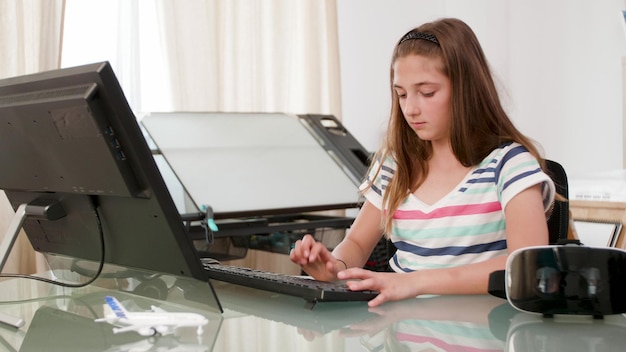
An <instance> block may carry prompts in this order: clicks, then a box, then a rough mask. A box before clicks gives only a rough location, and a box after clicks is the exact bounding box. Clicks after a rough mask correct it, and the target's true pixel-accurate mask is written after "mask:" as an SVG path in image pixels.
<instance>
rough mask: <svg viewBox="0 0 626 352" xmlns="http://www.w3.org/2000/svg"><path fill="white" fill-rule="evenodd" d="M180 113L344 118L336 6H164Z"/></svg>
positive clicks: (226, 1) (194, 2)
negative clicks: (230, 112) (235, 112)
mask: <svg viewBox="0 0 626 352" xmlns="http://www.w3.org/2000/svg"><path fill="white" fill-rule="evenodd" d="M158 3H159V5H160V6H159V11H158V13H159V15H160V17H161V21H162V23H163V26H162V27H161V28H162V29H163V31H164V32H163V37H164V39H165V47H166V48H167V50H166V53H167V65H168V67H169V72H170V78H171V85H170V88H171V89H172V91H171V95H172V104H173V109H175V110H186V111H238V112H241V111H254V112H292V113H331V114H335V115H336V116H338V114H339V112H340V110H341V106H340V93H339V90H340V89H339V88H340V86H339V55H338V42H337V34H336V32H337V21H336V4H335V1H334V0H323V1H319V0H297V1H294V0H272V1H263V0H214V1H205V0H190V1H176V2H174V1H171V0H159V1H158Z"/></svg>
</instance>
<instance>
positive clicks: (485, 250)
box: [361, 143, 555, 272]
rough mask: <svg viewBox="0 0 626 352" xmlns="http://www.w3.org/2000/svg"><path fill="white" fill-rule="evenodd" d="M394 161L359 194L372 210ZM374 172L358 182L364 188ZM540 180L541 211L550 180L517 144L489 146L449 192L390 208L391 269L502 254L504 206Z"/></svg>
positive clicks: (548, 194) (551, 192)
mask: <svg viewBox="0 0 626 352" xmlns="http://www.w3.org/2000/svg"><path fill="white" fill-rule="evenodd" d="M395 169H396V164H395V162H394V161H393V160H392V159H391V158H387V159H386V160H385V161H384V162H383V167H382V170H381V172H380V173H379V174H378V176H377V178H376V180H374V183H373V185H372V187H371V188H370V189H369V190H367V191H366V192H365V198H366V199H367V200H368V201H369V202H370V203H372V204H373V205H374V206H376V207H377V208H378V209H382V208H383V204H382V199H383V198H382V195H383V192H384V191H385V188H386V186H387V184H388V183H389V180H390V179H391V178H392V177H393V174H394V172H395ZM373 170H374V171H372V172H371V173H370V175H369V176H368V180H367V181H366V182H365V183H363V185H362V186H361V189H364V188H365V187H366V185H367V184H368V183H369V180H370V179H371V178H372V177H374V175H375V170H376V167H374V168H373ZM539 183H541V185H542V192H543V202H544V208H545V210H546V211H547V210H548V209H549V207H550V206H551V204H552V201H553V200H554V196H555V189H554V183H553V182H552V180H551V179H550V177H549V176H548V175H546V174H545V173H544V172H543V171H542V170H541V168H540V166H539V163H538V162H537V160H536V159H535V158H534V157H533V155H532V154H530V153H529V152H528V150H527V149H526V148H525V147H523V146H522V145H520V144H518V143H506V144H503V145H501V146H500V147H498V148H497V149H495V150H494V151H493V152H491V154H489V155H488V156H487V157H486V158H485V159H484V160H483V161H482V162H481V163H480V164H479V165H477V166H476V167H474V168H473V169H472V170H471V171H470V172H469V173H468V174H467V176H466V177H465V178H464V179H463V180H462V181H461V183H460V184H459V185H458V186H457V187H455V189H453V190H452V191H451V192H450V193H449V194H447V195H446V196H444V197H443V198H442V199H440V200H439V201H437V202H436V203H434V204H432V205H428V204H426V203H424V202H422V201H421V200H419V199H418V198H417V197H415V196H414V195H413V194H409V196H408V197H407V198H406V199H405V200H404V202H403V203H402V204H401V205H400V207H399V208H398V209H397V210H396V211H395V213H394V215H393V220H392V233H391V236H390V239H391V241H392V242H393V243H394V244H395V246H396V247H397V248H398V250H397V251H396V254H395V255H394V256H393V258H392V259H391V260H390V263H389V264H390V266H391V268H392V269H393V270H395V271H398V272H400V271H404V272H409V271H414V270H420V269H436V268H446V267H453V266H460V265H465V264H470V263H476V262H480V261H484V260H487V259H491V258H493V257H496V256H500V255H503V254H506V229H505V225H506V224H505V219H504V208H505V207H506V205H507V203H508V202H509V200H511V199H512V198H513V197H514V196H515V195H517V194H518V193H520V192H521V191H523V190H525V189H527V188H528V187H531V186H533V185H536V184H539Z"/></svg>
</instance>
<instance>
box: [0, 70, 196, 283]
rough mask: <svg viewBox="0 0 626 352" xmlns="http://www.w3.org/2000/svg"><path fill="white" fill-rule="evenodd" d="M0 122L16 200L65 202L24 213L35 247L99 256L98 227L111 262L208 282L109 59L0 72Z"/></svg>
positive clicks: (10, 191)
mask: <svg viewBox="0 0 626 352" xmlns="http://www.w3.org/2000/svg"><path fill="white" fill-rule="evenodd" d="M0 124H1V125H2V128H0V165H2V167H3V172H0V189H2V190H4V191H5V193H6V195H7V197H8V199H9V201H10V202H11V205H12V206H13V208H14V209H16V210H17V209H18V208H19V207H20V206H21V205H24V204H44V205H49V206H50V207H55V209H56V208H59V209H61V213H62V215H60V216H57V217H55V218H57V219H45V217H44V218H43V219H42V217H27V218H26V220H25V222H24V224H23V227H24V230H25V232H26V234H27V236H28V239H29V240H30V243H31V244H32V246H33V248H34V249H35V250H37V251H40V252H43V253H46V254H53V255H61V256H67V257H71V258H80V259H87V260H92V261H96V262H99V261H100V259H101V255H102V254H101V251H100V248H101V245H100V236H101V233H103V234H104V245H105V249H106V251H105V262H107V263H111V264H116V265H120V266H124V267H130V268H137V269H145V270H150V271H155V272H162V273H168V274H172V275H177V276H184V277H193V278H196V279H199V280H203V281H206V276H205V275H204V272H203V270H202V268H201V265H200V261H199V259H198V255H197V253H196V252H195V250H194V248H193V246H192V243H191V241H190V239H189V238H188V236H187V234H186V231H185V227H184V223H183V221H182V220H181V215H180V214H179V212H178V211H177V209H176V206H175V205H174V202H173V200H172V198H171V196H170V193H169V191H168V189H167V187H166V185H165V182H164V181H163V179H162V177H161V174H160V172H159V170H158V168H157V166H156V163H155V160H154V158H153V157H152V154H151V151H150V148H149V147H148V144H147V143H146V140H145V138H144V137H143V134H142V132H141V129H140V127H139V124H138V122H137V120H136V118H135V115H134V114H133V112H132V111H131V109H130V107H129V105H128V103H127V101H126V98H125V96H124V93H123V91H122V89H121V87H120V85H119V82H118V81H117V78H116V76H115V74H114V72H113V69H112V68H111V66H110V64H109V63H108V62H101V63H95V64H89V65H84V66H79V67H72V68H65V69H58V70H53V71H48V72H41V73H36V74H31V75H26V76H21V77H14V78H8V79H3V80H0ZM95 214H97V215H95ZM99 223H100V224H101V226H100V225H99ZM100 227H101V229H102V231H100Z"/></svg>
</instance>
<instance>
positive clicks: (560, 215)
mask: <svg viewBox="0 0 626 352" xmlns="http://www.w3.org/2000/svg"><path fill="white" fill-rule="evenodd" d="M546 173H547V174H548V176H550V177H551V178H552V181H554V186H555V188H556V193H557V194H558V195H560V196H561V197H562V199H555V200H554V207H553V209H552V213H551V214H550V215H549V216H548V220H547V221H548V233H549V234H550V244H557V243H558V242H559V241H565V240H567V232H568V229H569V201H568V198H569V187H568V183H567V174H566V173H565V169H563V166H561V164H559V163H557V162H556V161H553V160H547V159H546Z"/></svg>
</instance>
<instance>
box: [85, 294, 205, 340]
mask: <svg viewBox="0 0 626 352" xmlns="http://www.w3.org/2000/svg"><path fill="white" fill-rule="evenodd" d="M104 300H105V302H106V305H105V306H104V308H105V309H104V318H100V319H96V320H95V321H96V322H107V323H109V324H113V325H118V326H121V327H116V328H113V333H115V334H117V333H120V332H126V331H136V332H137V333H138V334H139V335H141V336H154V335H156V334H157V333H159V334H161V335H167V334H170V333H173V332H174V330H176V329H177V328H180V327H188V326H191V327H197V328H198V330H197V332H198V335H202V333H203V332H204V330H203V326H204V325H206V324H208V322H209V320H208V319H207V318H205V317H204V316H202V315H200V314H197V313H178V312H167V311H165V310H163V309H161V308H159V307H155V306H152V307H151V309H152V310H151V311H147V312H128V311H127V310H126V309H124V307H123V306H122V304H121V303H120V302H119V301H118V300H117V299H116V298H115V297H112V296H106V297H105V298H104Z"/></svg>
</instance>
